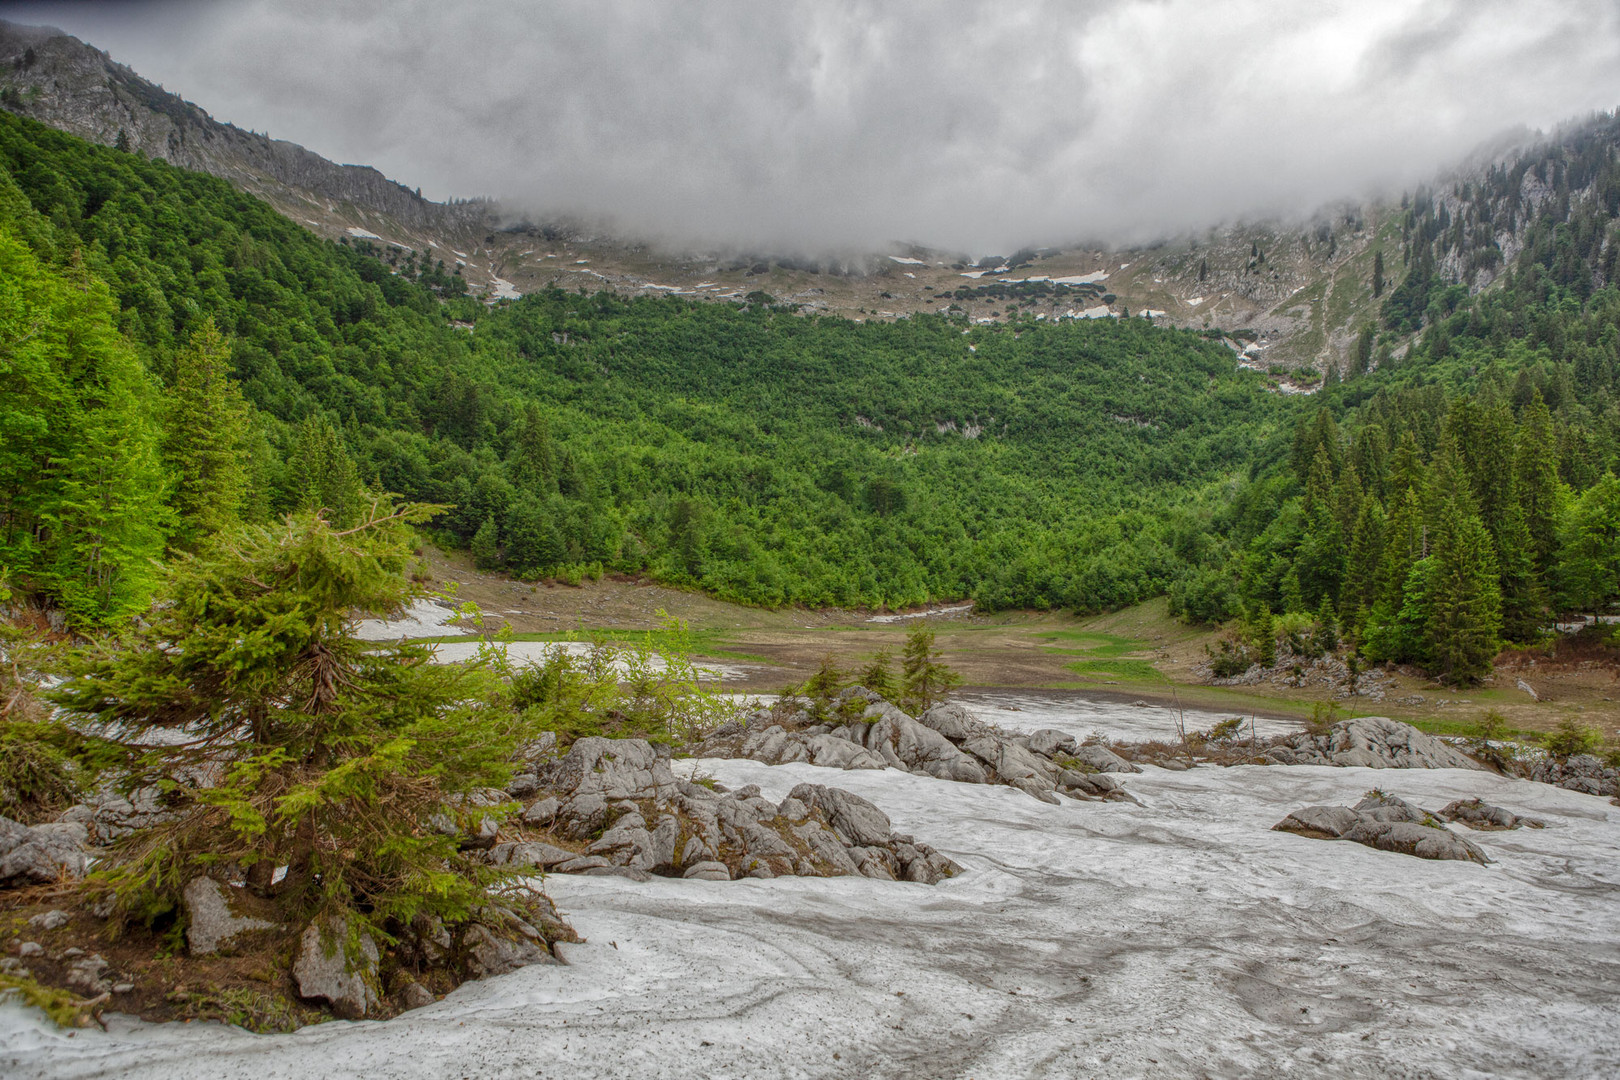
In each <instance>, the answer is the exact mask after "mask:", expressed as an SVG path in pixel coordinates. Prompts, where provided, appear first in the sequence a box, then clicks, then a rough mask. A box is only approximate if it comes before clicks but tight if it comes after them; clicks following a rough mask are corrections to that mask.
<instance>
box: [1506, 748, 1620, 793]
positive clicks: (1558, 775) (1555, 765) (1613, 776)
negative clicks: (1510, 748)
mask: <svg viewBox="0 0 1620 1080" xmlns="http://www.w3.org/2000/svg"><path fill="white" fill-rule="evenodd" d="M1521 769H1522V771H1523V773H1524V775H1525V777H1526V778H1527V779H1530V780H1539V781H1541V782H1542V783H1543V784H1552V785H1554V786H1555V787H1561V788H1568V789H1569V790H1570V791H1580V792H1584V793H1586V794H1587V795H1602V796H1604V797H1606V798H1614V797H1615V796H1617V795H1620V769H1616V768H1613V767H1612V766H1609V765H1605V764H1604V763H1603V762H1602V760H1600V759H1599V758H1595V757H1593V756H1592V755H1591V754H1571V755H1570V756H1569V757H1567V758H1554V757H1548V758H1543V759H1541V760H1539V761H1531V762H1525V763H1524V764H1523V765H1522V766H1521Z"/></svg>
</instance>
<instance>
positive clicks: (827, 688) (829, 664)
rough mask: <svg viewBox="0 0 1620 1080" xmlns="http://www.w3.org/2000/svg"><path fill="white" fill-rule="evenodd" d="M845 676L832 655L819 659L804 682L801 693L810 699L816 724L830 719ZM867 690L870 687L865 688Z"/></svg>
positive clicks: (811, 710) (811, 712)
mask: <svg viewBox="0 0 1620 1080" xmlns="http://www.w3.org/2000/svg"><path fill="white" fill-rule="evenodd" d="M844 685H845V676H844V672H842V671H840V670H839V668H838V664H837V663H836V662H835V661H834V660H833V656H832V653H828V654H827V655H826V656H823V657H822V658H821V664H820V666H818V667H817V668H816V670H815V673H814V674H813V675H811V676H810V678H808V679H806V680H805V683H804V687H803V689H802V690H801V693H803V694H804V696H805V697H807V698H809V699H810V714H811V715H812V716H813V717H815V719H816V721H817V722H824V721H826V720H827V719H829V718H830V716H831V714H832V709H833V699H834V698H835V697H837V696H838V692H839V691H840V690H842V689H843V688H844ZM867 689H868V690H870V689H871V687H867Z"/></svg>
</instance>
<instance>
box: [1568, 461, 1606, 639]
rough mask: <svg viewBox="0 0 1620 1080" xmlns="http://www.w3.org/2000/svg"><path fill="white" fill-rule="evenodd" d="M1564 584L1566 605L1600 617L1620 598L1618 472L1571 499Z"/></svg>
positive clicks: (1571, 608)
mask: <svg viewBox="0 0 1620 1080" xmlns="http://www.w3.org/2000/svg"><path fill="white" fill-rule="evenodd" d="M1558 584H1559V597H1560V599H1561V600H1562V602H1563V604H1564V605H1565V607H1566V608H1568V609H1570V610H1575V611H1582V612H1587V613H1590V614H1591V615H1594V616H1597V615H1601V614H1603V613H1604V612H1605V610H1606V609H1607V608H1608V607H1609V606H1610V605H1611V604H1612V603H1613V602H1614V601H1615V599H1616V598H1617V597H1620V480H1617V479H1616V478H1615V475H1614V474H1613V473H1608V474H1606V475H1605V476H1604V477H1603V479H1601V480H1599V481H1598V482H1597V483H1596V484H1594V485H1593V486H1591V487H1590V488H1587V489H1586V490H1585V491H1583V492H1582V493H1581V494H1580V496H1579V497H1576V498H1573V499H1571V500H1570V501H1569V507H1568V510H1567V512H1566V513H1565V515H1564V521H1563V527H1562V529H1561V544H1560V548H1559V553H1558Z"/></svg>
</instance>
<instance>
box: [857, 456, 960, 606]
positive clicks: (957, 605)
mask: <svg viewBox="0 0 1620 1080" xmlns="http://www.w3.org/2000/svg"><path fill="white" fill-rule="evenodd" d="M955 429H956V425H955V424H951V425H950V427H949V429H943V428H942V429H940V434H942V435H943V434H944V433H945V431H946V430H952V431H954V430H955ZM972 610H973V605H972V604H957V605H956V606H955V607H942V608H934V609H933V610H932V611H913V612H910V613H908V614H904V615H873V616H872V617H871V618H870V619H867V620H866V621H867V622H875V623H897V622H905V621H906V620H908V619H927V618H930V617H932V616H934V615H956V614H958V613H960V612H963V611H972Z"/></svg>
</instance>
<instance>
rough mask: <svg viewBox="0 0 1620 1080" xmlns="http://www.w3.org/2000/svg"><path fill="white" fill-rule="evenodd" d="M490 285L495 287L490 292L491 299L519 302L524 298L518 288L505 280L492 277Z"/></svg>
mask: <svg viewBox="0 0 1620 1080" xmlns="http://www.w3.org/2000/svg"><path fill="white" fill-rule="evenodd" d="M490 284H491V285H493V286H494V288H492V289H490V292H489V295H490V297H491V299H494V300H517V299H519V298H520V297H522V296H523V294H522V293H520V292H518V290H517V286H516V285H513V284H512V283H511V282H510V281H507V280H506V279H505V278H498V277H491V278H490Z"/></svg>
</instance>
